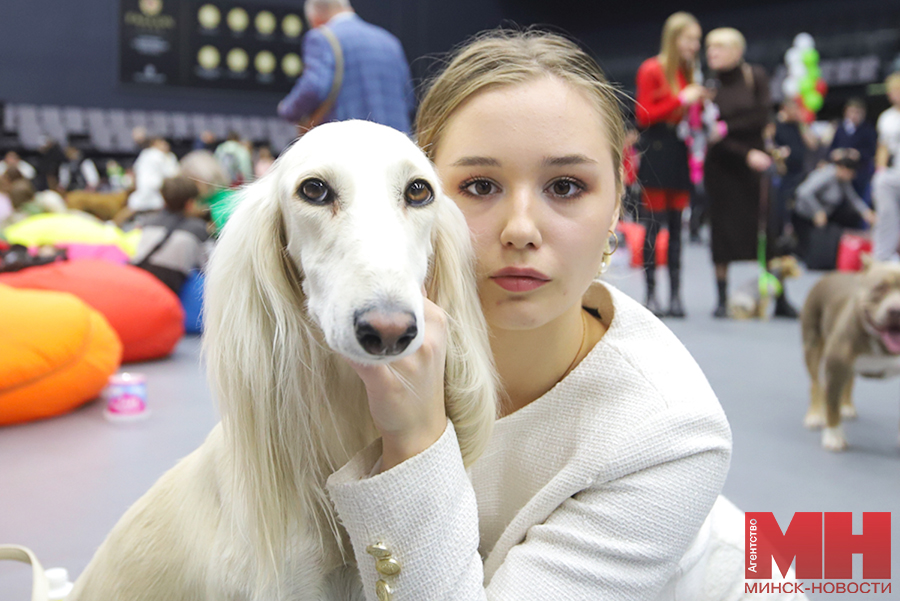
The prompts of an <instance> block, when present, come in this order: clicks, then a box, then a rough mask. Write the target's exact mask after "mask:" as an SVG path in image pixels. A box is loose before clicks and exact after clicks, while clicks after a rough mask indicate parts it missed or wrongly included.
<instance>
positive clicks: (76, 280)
mask: <svg viewBox="0 0 900 601" xmlns="http://www.w3.org/2000/svg"><path fill="white" fill-rule="evenodd" d="M0 284H6V285H8V286H15V287H16V288H37V289H41V290H58V291H62V292H71V293H72V294H74V295H75V296H77V297H78V298H80V299H81V300H83V301H84V302H86V303H87V304H88V305H90V306H91V307H93V308H94V309H96V310H98V311H100V313H102V314H103V316H104V317H106V319H107V321H109V323H110V325H111V326H112V327H113V329H114V330H115V331H116V333H117V334H118V335H119V338H120V339H121V341H122V347H123V351H122V362H123V363H130V362H133V361H146V360H148V359H158V358H160V357H165V356H166V355H168V354H170V353H171V352H172V350H173V349H174V348H175V345H176V344H178V341H179V340H181V337H182V336H183V335H184V310H183V309H182V308H181V302H180V301H179V300H178V297H177V296H176V295H175V293H174V292H172V291H171V290H169V288H167V287H166V286H165V285H164V284H163V283H162V282H160V281H159V280H157V279H156V278H155V277H153V276H152V275H150V274H149V273H147V272H146V271H144V270H143V269H139V268H137V267H133V266H131V265H117V264H115V263H110V262H109V261H101V260H94V259H86V260H83V261H62V262H58V263H51V264H50V265H41V266H40V267H29V268H27V269H23V270H22V271H18V272H15V273H4V274H0Z"/></svg>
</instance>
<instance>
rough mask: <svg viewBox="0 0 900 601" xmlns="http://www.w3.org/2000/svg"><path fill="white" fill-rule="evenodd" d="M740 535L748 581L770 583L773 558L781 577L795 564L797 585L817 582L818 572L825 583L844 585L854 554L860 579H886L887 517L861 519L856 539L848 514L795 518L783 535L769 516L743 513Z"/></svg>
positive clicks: (799, 515)
mask: <svg viewBox="0 0 900 601" xmlns="http://www.w3.org/2000/svg"><path fill="white" fill-rule="evenodd" d="M823 524H824V528H823ZM744 532H745V537H746V550H745V558H744V568H745V570H744V573H745V578H747V579H770V578H772V558H775V563H776V564H777V565H778V569H779V570H780V571H781V574H782V575H783V576H785V575H787V571H788V569H790V567H791V562H793V561H794V559H795V558H796V560H797V564H796V572H797V578H798V579H822V578H823V566H824V578H826V579H849V578H853V554H854V553H860V554H862V556H863V574H862V576H863V578H865V579H886V578H890V577H891V514H890V512H865V513H863V531H862V533H861V534H853V514H852V513H849V512H846V513H837V512H834V513H829V512H826V513H812V512H797V513H795V514H794V518H793V519H792V520H791V523H790V525H789V526H788V528H787V530H785V531H784V532H782V531H781V528H780V527H779V526H778V522H777V521H775V516H774V515H772V514H771V513H770V512H748V513H747V514H745V523H744ZM823 558H824V562H823Z"/></svg>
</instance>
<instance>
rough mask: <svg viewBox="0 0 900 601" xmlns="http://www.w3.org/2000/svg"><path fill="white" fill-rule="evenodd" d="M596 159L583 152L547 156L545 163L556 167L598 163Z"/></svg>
mask: <svg viewBox="0 0 900 601" xmlns="http://www.w3.org/2000/svg"><path fill="white" fill-rule="evenodd" d="M596 162H597V161H595V160H594V159H592V158H590V157H587V156H585V155H583V154H567V155H565V156H561V157H545V158H544V160H543V164H544V165H545V166H547V167H556V166H559V165H583V164H586V163H596Z"/></svg>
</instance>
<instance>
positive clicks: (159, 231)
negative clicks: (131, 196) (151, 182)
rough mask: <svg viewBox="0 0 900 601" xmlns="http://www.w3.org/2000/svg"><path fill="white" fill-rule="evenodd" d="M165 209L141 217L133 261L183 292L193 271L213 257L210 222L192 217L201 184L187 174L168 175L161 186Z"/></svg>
mask: <svg viewBox="0 0 900 601" xmlns="http://www.w3.org/2000/svg"><path fill="white" fill-rule="evenodd" d="M160 192H161V194H162V197H163V199H164V201H165V208H163V210H161V211H159V212H157V213H154V214H152V215H145V216H143V217H142V218H140V220H139V223H140V227H141V238H140V240H139V241H138V247H137V252H135V255H134V257H133V258H132V259H131V263H132V264H133V265H136V266H137V267H140V268H141V269H144V270H146V271H149V272H150V273H152V274H153V275H154V276H156V277H157V279H159V280H160V281H161V282H162V283H163V284H165V285H166V286H168V287H169V288H170V289H171V290H172V292H174V293H175V294H179V292H180V291H181V287H182V286H183V285H184V282H185V281H186V280H187V278H188V275H189V274H190V272H191V271H193V270H196V269H202V268H203V267H204V266H205V265H206V260H207V258H208V257H209V251H210V248H209V244H208V243H207V241H208V240H209V235H208V234H207V230H206V222H205V221H203V220H202V219H198V218H196V217H191V214H192V213H193V212H194V211H193V207H192V205H193V204H194V201H195V200H196V199H197V196H198V194H199V190H198V188H197V185H196V184H195V183H194V182H193V181H192V180H190V179H189V178H187V177H184V176H183V175H182V176H176V177H170V178H166V180H165V181H163V183H162V187H161V189H160Z"/></svg>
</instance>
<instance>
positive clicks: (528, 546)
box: [328, 32, 743, 601]
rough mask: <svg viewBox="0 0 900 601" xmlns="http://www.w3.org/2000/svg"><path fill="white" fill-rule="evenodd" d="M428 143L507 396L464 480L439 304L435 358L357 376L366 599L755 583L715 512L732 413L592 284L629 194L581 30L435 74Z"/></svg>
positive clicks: (617, 117)
mask: <svg viewBox="0 0 900 601" xmlns="http://www.w3.org/2000/svg"><path fill="white" fill-rule="evenodd" d="M417 133H418V141H419V143H420V144H421V145H422V147H423V148H425V149H426V151H427V152H428V153H429V154H430V156H431V157H432V159H433V160H434V161H435V164H436V165H437V168H438V171H439V173H440V176H441V179H442V182H443V187H444V190H445V192H446V193H447V194H449V195H450V196H451V197H453V198H454V200H455V201H456V202H457V203H458V205H459V207H460V208H461V209H462V211H463V213H464V214H465V216H466V219H467V222H468V224H469V226H470V228H471V231H472V235H473V239H474V243H475V248H476V252H477V273H478V286H479V293H480V297H481V300H482V306H483V308H484V312H485V315H486V317H487V322H488V325H489V328H490V334H491V339H492V350H493V353H494V358H495V361H496V365H497V368H498V371H499V374H500V376H501V380H502V386H503V391H502V392H503V395H502V396H503V401H502V406H501V408H500V418H499V420H498V421H497V423H496V426H495V430H494V434H493V436H492V438H491V441H490V443H489V445H488V447H487V450H486V451H485V452H484V454H483V455H482V456H481V458H480V459H478V461H477V462H476V463H475V464H474V466H473V467H472V468H471V470H470V473H469V474H467V473H466V470H465V469H464V467H463V463H462V458H461V455H460V450H459V445H458V443H457V439H456V434H455V431H454V428H453V425H452V423H450V422H449V421H448V420H447V417H446V414H445V412H444V401H443V396H442V390H443V387H442V381H443V365H444V339H443V337H444V328H443V325H442V321H443V314H442V313H441V311H440V309H439V308H438V307H437V306H435V305H433V304H431V303H429V302H427V301H426V306H427V310H426V339H425V342H424V344H423V345H422V347H421V349H420V350H419V351H417V352H416V353H415V354H414V355H412V356H410V357H407V358H404V359H403V360H400V361H397V362H395V363H393V364H392V365H391V366H390V368H387V367H384V366H375V367H369V366H355V367H356V370H357V372H358V373H359V374H360V376H361V377H362V379H363V381H364V382H365V384H366V389H367V392H368V395H369V407H370V410H371V413H372V416H373V418H374V420H375V424H376V426H377V427H378V429H379V431H380V433H381V434H382V437H381V440H380V441H378V442H376V443H375V444H374V445H373V446H372V447H370V448H368V449H366V450H364V451H363V452H361V453H360V454H359V455H357V456H356V457H355V458H354V459H353V460H351V462H349V463H348V464H347V465H346V466H344V467H343V468H341V469H340V470H339V471H338V472H336V473H335V474H333V475H332V476H331V478H330V479H329V482H328V489H329V493H330V495H331V497H332V500H333V501H334V504H335V506H336V508H337V511H338V513H339V515H340V519H341V521H342V523H343V524H344V526H345V527H346V529H347V531H348V533H349V535H350V539H351V542H352V545H353V549H354V553H355V556H356V560H357V564H358V568H359V572H360V576H361V578H362V585H363V588H364V590H365V592H366V598H367V599H369V600H370V601H374V600H375V599H379V600H380V601H385V600H386V599H391V598H395V599H397V600H399V599H429V600H454V601H462V600H466V601H468V600H474V599H516V600H519V601H527V600H529V599H571V600H574V599H583V600H588V599H657V598H661V599H674V595H675V594H676V592H677V593H678V594H679V595H684V597H683V598H690V599H706V598H710V597H708V596H706V595H705V593H704V592H703V588H704V587H705V586H707V585H709V584H710V583H711V582H714V583H715V585H714V586H713V588H716V587H722V586H723V585H724V584H728V586H730V582H731V581H730V580H729V579H732V580H733V582H734V586H735V587H737V588H735V589H729V590H735V591H741V590H742V587H743V571H742V570H743V567H742V566H743V554H742V553H743V552H742V550H741V541H742V535H743V534H742V533H743V530H742V518H741V514H740V512H738V511H736V510H734V509H733V507H732V506H730V505H728V504H727V502H726V501H721V502H718V503H717V502H716V500H717V495H718V493H719V491H720V489H721V487H722V483H723V482H724V479H725V474H726V472H727V470H728V463H729V457H730V452H731V436H730V432H729V428H728V423H727V421H726V419H725V416H724V414H723V412H722V409H721V407H720V406H719V403H718V401H717V399H716V397H715V395H714V394H713V392H712V390H711V389H710V387H709V384H708V383H707V381H706V379H705V378H704V376H703V374H702V373H701V371H700V369H699V367H698V366H697V364H696V363H695V362H694V360H693V359H692V358H691V356H690V355H689V354H688V352H687V350H686V349H685V348H684V347H683V346H682V345H681V344H680V343H679V342H678V341H677V340H676V338H675V336H674V335H673V334H672V333H671V332H670V331H669V330H668V329H667V328H666V327H665V326H664V325H663V324H662V323H661V322H660V321H659V320H658V319H656V318H655V317H653V315H651V314H650V313H649V312H648V311H647V310H646V309H644V308H643V307H642V306H641V305H640V304H639V303H637V302H635V301H633V300H631V299H629V298H628V297H627V296H625V295H624V294H623V293H621V292H619V291H617V290H616V289H614V288H612V287H610V286H607V285H605V284H603V283H601V282H599V281H597V280H596V278H597V275H598V271H600V270H601V267H602V266H603V265H604V264H605V263H606V261H607V260H608V257H609V255H610V254H611V250H610V249H609V246H608V240H609V237H610V235H611V234H612V232H613V230H614V227H615V224H616V220H617V216H618V211H619V208H620V204H619V203H620V201H619V199H620V197H621V194H622V191H623V190H622V181H621V162H622V147H623V136H624V133H623V122H622V116H621V114H620V111H619V107H618V103H617V99H616V93H615V90H614V88H613V87H612V86H610V85H609V84H608V83H607V82H606V80H605V79H604V77H603V74H602V73H601V71H600V69H599V67H597V65H596V63H595V62H594V61H593V60H591V59H590V58H589V57H588V56H587V55H586V54H585V53H584V52H583V51H581V50H580V49H578V47H577V46H576V45H575V44H573V43H571V42H569V41H567V40H565V39H563V38H560V37H558V36H555V35H551V34H544V33H538V32H528V33H509V32H494V33H491V34H489V35H486V36H483V37H481V38H479V39H477V40H476V41H474V42H472V43H471V44H469V45H468V46H466V47H464V48H463V49H462V50H461V51H459V53H458V54H457V55H456V56H455V57H454V58H453V60H452V61H451V62H450V64H449V65H448V66H447V68H446V70H445V71H444V72H443V73H442V74H441V75H440V76H439V77H438V78H437V79H436V80H435V81H434V83H433V85H432V87H431V89H430V90H429V92H428V94H427V95H426V97H425V98H424V100H423V103H422V106H421V108H420V113H419V116H418V121H417ZM714 504H715V506H716V507H717V508H721V510H722V511H723V512H724V513H726V514H728V515H730V516H731V517H732V521H731V522H730V523H732V524H736V528H737V529H736V534H735V535H734V536H732V537H731V538H730V539H729V541H730V542H728V543H723V544H721V545H720V546H719V547H717V548H718V549H719V550H720V551H721V553H722V554H721V555H718V557H720V558H722V557H728V558H729V559H728V562H730V563H729V565H730V566H731V567H730V568H728V569H727V570H726V569H723V568H721V566H719V567H718V568H716V567H715V566H710V565H708V564H709V561H708V557H709V556H710V555H709V554H710V552H711V551H710V549H711V548H712V546H711V545H713V544H714V542H713V541H716V540H721V538H717V527H716V526H715V520H712V519H707V515H708V514H710V509H711V508H712V507H713V505H714ZM726 588H727V587H726ZM710 590H711V589H710ZM719 590H722V589H721V588H719Z"/></svg>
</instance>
